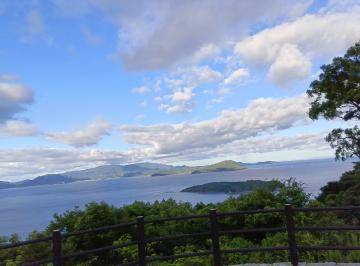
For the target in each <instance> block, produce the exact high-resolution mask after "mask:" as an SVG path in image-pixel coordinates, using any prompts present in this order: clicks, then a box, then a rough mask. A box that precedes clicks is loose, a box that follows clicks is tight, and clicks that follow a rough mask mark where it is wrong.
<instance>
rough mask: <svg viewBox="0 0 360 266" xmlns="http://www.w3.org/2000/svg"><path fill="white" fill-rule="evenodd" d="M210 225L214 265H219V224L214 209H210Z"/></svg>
mask: <svg viewBox="0 0 360 266" xmlns="http://www.w3.org/2000/svg"><path fill="white" fill-rule="evenodd" d="M210 227H211V241H212V252H213V258H214V266H221V253H220V243H219V226H218V222H217V214H216V210H215V209H211V210H210Z"/></svg>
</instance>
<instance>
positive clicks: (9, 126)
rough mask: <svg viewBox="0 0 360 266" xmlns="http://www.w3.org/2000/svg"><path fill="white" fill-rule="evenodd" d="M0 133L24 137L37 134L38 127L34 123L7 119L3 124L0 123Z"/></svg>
mask: <svg viewBox="0 0 360 266" xmlns="http://www.w3.org/2000/svg"><path fill="white" fill-rule="evenodd" d="M0 133H3V134H4V135H5V136H9V137H26V136H34V135H36V134H38V133H39V132H38V128H37V126H36V125H35V124H33V123H30V122H27V121H21V120H8V121H6V122H5V123H4V124H3V125H0Z"/></svg>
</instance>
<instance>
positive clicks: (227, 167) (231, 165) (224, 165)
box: [152, 160, 245, 176]
mask: <svg viewBox="0 0 360 266" xmlns="http://www.w3.org/2000/svg"><path fill="white" fill-rule="evenodd" d="M243 169H245V167H244V166H242V165H240V164H239V163H237V162H235V161H231V160H226V161H222V162H219V163H215V164H210V165H206V166H193V167H187V166H181V167H179V168H175V169H168V170H162V171H159V172H156V173H153V174H152V176H162V175H174V174H201V173H210V172H225V171H239V170H243Z"/></svg>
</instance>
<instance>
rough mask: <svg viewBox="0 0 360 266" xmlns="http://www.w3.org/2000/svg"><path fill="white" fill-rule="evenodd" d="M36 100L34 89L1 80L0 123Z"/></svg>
mask: <svg viewBox="0 0 360 266" xmlns="http://www.w3.org/2000/svg"><path fill="white" fill-rule="evenodd" d="M33 100H34V93H33V91H32V90H31V89H30V88H28V87H25V86H23V85H21V84H15V83H7V82H0V124H1V123H4V122H5V121H6V120H9V119H12V118H14V116H15V115H16V114H18V113H20V112H22V111H24V110H26V107H27V106H28V105H30V104H31V103H32V102H33Z"/></svg>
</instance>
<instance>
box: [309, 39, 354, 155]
mask: <svg viewBox="0 0 360 266" xmlns="http://www.w3.org/2000/svg"><path fill="white" fill-rule="evenodd" d="M321 69H322V73H321V74H320V75H319V78H318V79H317V80H315V81H313V82H312V83H311V85H310V89H309V90H308V91H307V94H308V95H309V96H310V97H311V98H312V100H313V101H312V103H311V108H310V110H309V116H310V118H312V119H318V118H319V117H320V116H322V117H324V118H326V119H335V118H338V119H342V120H344V121H351V120H352V121H356V122H359V120H360V42H358V43H356V44H355V45H354V46H353V47H350V48H349V49H348V51H347V52H346V54H345V55H344V56H343V57H335V58H334V59H333V61H332V63H331V64H328V65H324V66H322V67H321ZM326 140H327V141H328V142H329V143H330V145H331V147H332V148H335V155H336V158H337V159H342V160H345V159H346V158H349V157H358V158H359V157H360V129H359V127H358V126H357V125H356V126H354V127H353V128H347V129H342V128H337V129H334V130H333V131H332V132H331V133H330V134H329V135H328V136H327V137H326Z"/></svg>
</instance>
